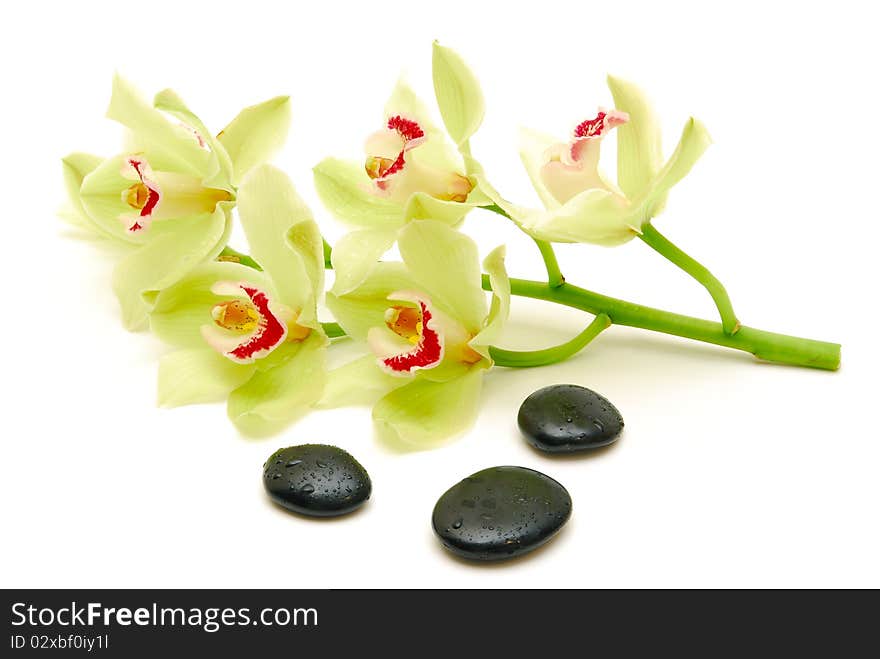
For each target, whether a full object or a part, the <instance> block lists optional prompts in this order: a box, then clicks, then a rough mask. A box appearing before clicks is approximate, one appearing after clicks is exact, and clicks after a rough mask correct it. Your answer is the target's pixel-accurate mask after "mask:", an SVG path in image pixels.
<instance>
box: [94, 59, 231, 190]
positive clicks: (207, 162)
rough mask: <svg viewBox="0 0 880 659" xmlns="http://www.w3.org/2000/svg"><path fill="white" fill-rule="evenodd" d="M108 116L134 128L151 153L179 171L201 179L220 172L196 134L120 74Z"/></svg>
mask: <svg viewBox="0 0 880 659" xmlns="http://www.w3.org/2000/svg"><path fill="white" fill-rule="evenodd" d="M107 116H108V117H109V118H110V119H113V120H114V121H118V122H119V123H121V124H122V125H123V126H126V127H128V128H129V129H131V130H132V132H134V135H135V139H136V141H137V142H138V143H139V144H142V145H144V146H145V148H147V149H149V150H150V151H157V152H161V154H162V156H163V159H164V161H165V162H173V163H174V169H175V171H178V172H182V173H185V174H193V175H195V176H199V177H201V178H208V177H210V176H212V175H213V174H214V173H215V172H216V168H217V162H216V159H215V157H214V155H213V154H212V153H211V152H209V151H206V150H205V149H203V148H202V147H201V146H199V142H198V140H197V139H196V137H195V135H193V134H192V133H190V132H189V131H188V130H187V129H186V128H184V127H183V126H175V125H174V124H172V123H171V122H170V121H168V119H167V118H166V117H164V116H163V115H162V113H161V112H160V111H159V110H157V109H156V108H154V107H153V106H152V105H150V104H149V103H147V101H146V100H144V98H143V97H142V96H141V95H140V94H139V93H138V92H137V90H136V89H135V88H134V86H133V85H131V83H129V82H128V81H127V80H125V79H123V78H122V77H121V76H119V75H116V76H114V77H113V95H112V96H111V98H110V107H109V108H108V109H107Z"/></svg>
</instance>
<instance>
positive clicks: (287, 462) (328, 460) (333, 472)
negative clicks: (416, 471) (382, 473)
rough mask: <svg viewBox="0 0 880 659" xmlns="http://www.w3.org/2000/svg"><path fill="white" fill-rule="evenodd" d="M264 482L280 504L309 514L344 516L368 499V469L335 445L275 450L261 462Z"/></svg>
mask: <svg viewBox="0 0 880 659" xmlns="http://www.w3.org/2000/svg"><path fill="white" fill-rule="evenodd" d="M263 485H264V486H265V487H266V492H268V493H269V497H270V498H271V499H272V501H274V502H275V503H277V504H278V505H280V506H284V507H285V508H287V509H288V510H292V511H294V512H297V513H301V514H303V515H310V516H312V517H333V516H336V515H345V514H346V513H350V512H352V511H353V510H355V509H357V508H359V507H360V506H362V505H363V504H364V502H365V501H366V500H367V499H369V498H370V493H371V492H372V489H373V486H372V484H371V483H370V476H369V475H368V474H367V470H366V469H364V468H363V467H362V466H361V465H360V463H359V462H358V461H357V460H355V459H354V458H353V457H352V456H351V455H349V454H348V453H346V452H345V451H343V450H342V449H341V448H337V447H336V446H327V445H324V444H303V445H302V446H290V447H288V448H283V449H281V450H279V451H276V452H275V453H273V454H272V456H271V457H270V458H269V459H268V460H267V461H266V463H265V464H264V465H263Z"/></svg>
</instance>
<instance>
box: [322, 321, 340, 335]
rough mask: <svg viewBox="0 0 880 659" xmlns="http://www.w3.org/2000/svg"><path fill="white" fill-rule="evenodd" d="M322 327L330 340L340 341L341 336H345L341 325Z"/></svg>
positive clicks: (323, 324)
mask: <svg viewBox="0 0 880 659" xmlns="http://www.w3.org/2000/svg"><path fill="white" fill-rule="evenodd" d="M321 327H322V328H323V329H324V334H326V335H327V338H328V339H338V338H339V337H341V336H345V330H344V329H342V326H341V325H340V324H339V323H321Z"/></svg>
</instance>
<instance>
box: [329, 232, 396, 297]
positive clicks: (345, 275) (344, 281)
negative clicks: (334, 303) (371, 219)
mask: <svg viewBox="0 0 880 659" xmlns="http://www.w3.org/2000/svg"><path fill="white" fill-rule="evenodd" d="M396 239H397V231H394V230H392V231H388V230H385V229H360V230H358V231H352V232H351V233H348V234H346V235H345V236H343V237H342V238H341V239H339V240H338V241H336V244H335V245H334V246H333V253H332V255H331V259H332V261H333V272H334V274H335V277H336V279H335V281H334V283H333V293H334V294H336V295H345V294H346V293H350V292H351V291H353V290H354V289H356V288H357V287H358V286H360V285H361V284H362V283H363V281H364V280H365V279H366V278H367V276H368V275H369V274H370V273H371V272H372V271H373V269H374V268H375V267H376V264H377V263H378V261H379V259H380V258H381V257H382V255H383V254H384V253H385V252H387V251H388V250H389V249H391V246H392V245H393V244H394V241H395V240H396Z"/></svg>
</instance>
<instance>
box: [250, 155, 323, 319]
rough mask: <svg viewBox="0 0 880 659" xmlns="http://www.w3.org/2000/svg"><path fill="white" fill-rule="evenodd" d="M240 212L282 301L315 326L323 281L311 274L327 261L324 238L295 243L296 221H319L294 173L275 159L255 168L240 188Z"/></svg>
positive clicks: (254, 254) (253, 248)
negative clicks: (290, 175) (292, 179)
mask: <svg viewBox="0 0 880 659" xmlns="http://www.w3.org/2000/svg"><path fill="white" fill-rule="evenodd" d="M238 214H239V218H240V219H241V225H242V227H243V228H244V232H245V235H246V236H247V241H248V245H250V253H251V256H252V257H253V258H254V259H255V260H256V261H257V263H259V264H260V266H262V268H263V270H264V271H265V272H266V273H267V274H268V275H269V276H270V277H271V279H272V281H273V283H274V284H275V288H276V289H277V290H278V294H279V296H280V301H281V302H283V303H284V304H286V305H287V306H289V307H291V308H292V309H295V310H297V311H299V312H300V316H299V318H298V319H297V322H298V323H299V324H300V325H306V326H309V327H316V326H317V325H316V323H317V316H316V312H315V304H316V300H317V287H316V284H318V283H320V282H315V281H313V280H312V278H311V277H310V274H312V275H314V263H316V262H318V261H320V263H321V264H323V260H324V257H323V249H322V247H321V245H320V243H318V244H306V245H303V244H298V245H294V243H293V242H291V240H290V233H291V231H292V230H294V229H295V227H296V226H297V225H299V224H301V223H309V224H314V220H312V214H311V211H309V209H308V207H307V206H306V205H305V202H303V200H302V199H301V198H300V196H299V195H298V194H297V193H296V190H294V188H293V185H292V184H291V183H290V179H288V178H287V175H286V174H284V172H282V171H281V170H279V169H276V168H275V167H272V166H271V165H260V166H259V167H257V168H256V169H254V170H252V171H251V173H250V174H248V176H247V177H246V178H245V180H244V182H243V183H242V185H241V188H240V189H239V194H238ZM300 229H302V227H301V228H300ZM308 233H309V234H311V235H312V236H314V235H316V234H315V232H314V231H309V232H308ZM298 235H300V236H303V235H306V234H304V233H301V232H300V233H298ZM311 242H312V243H314V240H312V241H311ZM307 263H308V264H309V265H307Z"/></svg>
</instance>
